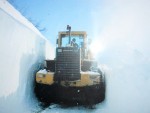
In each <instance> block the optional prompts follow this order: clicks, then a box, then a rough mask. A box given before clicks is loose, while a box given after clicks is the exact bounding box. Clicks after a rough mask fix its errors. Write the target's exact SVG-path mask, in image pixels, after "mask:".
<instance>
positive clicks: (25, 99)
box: [0, 0, 53, 113]
mask: <svg viewBox="0 0 150 113" xmlns="http://www.w3.org/2000/svg"><path fill="white" fill-rule="evenodd" d="M46 47H49V48H50V47H51V45H50V44H49V43H48V41H47V40H46V39H45V38H44V37H43V36H42V35H41V34H40V32H38V30H37V29H36V28H35V27H34V26H33V25H32V24H31V23H29V22H28V20H26V19H25V18H24V17H23V16H21V14H20V13H19V12H18V11H16V10H15V9H14V8H13V7H12V6H11V5H10V4H9V3H8V2H7V1H5V0H1V1H0V84H1V85H0V113H9V112H11V113H21V112H31V111H32V110H33V109H34V108H35V106H36V99H35V98H34V94H33V83H34V74H35V72H36V71H37V70H38V68H39V67H40V65H41V64H42V63H43V61H44V60H45V57H47V58H49V56H50V55H49V56H45V50H46ZM50 51H51V50H49V52H50ZM50 53H51V57H52V56H53V53H52V52H50ZM30 108H32V109H30Z"/></svg>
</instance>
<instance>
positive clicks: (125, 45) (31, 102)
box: [0, 0, 150, 113]
mask: <svg viewBox="0 0 150 113" xmlns="http://www.w3.org/2000/svg"><path fill="white" fill-rule="evenodd" d="M2 1H4V0H2ZM1 3H2V2H1ZM5 3H6V1H5ZM149 6H150V1H148V0H143V1H140V0H129V1H128V0H127V1H126V0H124V1H119V0H111V1H110V0H106V1H105V2H104V6H103V7H102V8H103V10H102V9H101V10H102V12H101V13H100V14H99V12H93V16H94V17H93V24H94V26H93V28H97V29H95V31H94V33H95V34H96V36H95V37H100V38H95V40H96V41H97V42H99V45H101V46H97V47H102V48H103V49H100V51H99V54H98V55H97V59H98V60H99V62H100V63H101V69H102V70H103V71H104V72H105V75H106V85H107V86H106V100H105V101H104V102H103V103H100V104H97V105H96V106H95V107H96V108H95V109H88V108H84V107H73V108H72V107H70V108H61V107H60V106H59V105H55V104H54V105H51V106H49V107H48V108H46V109H45V110H41V108H40V107H38V105H37V104H38V103H37V101H36V99H34V95H33V89H32V85H33V84H32V82H33V78H31V76H32V77H33V73H34V72H33V70H35V68H37V65H38V64H40V61H42V60H44V48H45V47H44V46H45V41H44V39H43V38H41V37H40V36H39V35H37V34H36V33H35V32H34V33H33V30H32V31H31V30H30V29H29V28H27V27H25V26H24V25H23V24H22V23H20V22H18V21H17V20H15V19H14V18H11V16H10V15H9V14H7V13H6V12H5V11H4V10H3V8H2V7H1V8H0V18H1V21H0V53H1V54H0V59H1V63H0V67H1V69H0V77H1V78H0V83H1V86H0V91H1V92H0V113H9V112H11V113H20V112H22V113H35V112H38V111H39V112H41V113H69V112H71V113H77V112H79V113H150V76H149V73H150V52H149V48H150V38H149V36H150V32H149V29H150V22H149V20H150V9H149ZM97 11H98V10H97ZM109 11H111V12H109ZM106 14H107V15H106ZM99 19H101V21H99ZM106 20H107V21H106ZM101 22H106V23H101ZM10 25H11V26H10ZM101 27H103V30H102V31H101V29H102V28H101ZM22 34H24V35H22ZM25 34H26V35H25ZM3 37H4V38H3ZM20 37H21V38H20ZM42 42H43V43H42ZM48 53H49V52H48ZM49 55H50V54H49ZM50 56H51V55H50Z"/></svg>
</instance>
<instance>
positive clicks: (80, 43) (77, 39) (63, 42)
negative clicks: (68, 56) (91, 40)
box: [61, 36, 84, 48]
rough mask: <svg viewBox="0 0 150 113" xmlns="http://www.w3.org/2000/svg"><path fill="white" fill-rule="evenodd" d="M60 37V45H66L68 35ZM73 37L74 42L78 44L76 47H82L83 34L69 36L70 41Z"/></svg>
mask: <svg viewBox="0 0 150 113" xmlns="http://www.w3.org/2000/svg"><path fill="white" fill-rule="evenodd" d="M61 39H62V43H61V46H62V47H66V46H68V44H69V37H68V36H64V37H62V38H61ZM73 39H75V43H76V44H78V47H80V48H81V47H83V41H84V40H83V36H71V41H72V40H73Z"/></svg>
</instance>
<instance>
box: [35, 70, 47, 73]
mask: <svg viewBox="0 0 150 113" xmlns="http://www.w3.org/2000/svg"><path fill="white" fill-rule="evenodd" d="M37 73H41V74H47V71H46V69H41V70H39V71H38V72H37Z"/></svg>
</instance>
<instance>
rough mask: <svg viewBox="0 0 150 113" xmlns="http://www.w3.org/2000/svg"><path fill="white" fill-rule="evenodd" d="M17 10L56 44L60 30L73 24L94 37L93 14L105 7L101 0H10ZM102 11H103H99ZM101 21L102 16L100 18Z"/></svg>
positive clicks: (75, 27)
mask: <svg viewBox="0 0 150 113" xmlns="http://www.w3.org/2000/svg"><path fill="white" fill-rule="evenodd" d="M8 1H9V2H10V3H11V4H12V5H13V6H14V7H15V8H16V9H17V10H19V11H20V12H21V13H22V14H23V15H24V16H25V17H26V18H28V19H29V20H30V21H32V22H33V23H34V24H36V25H37V24H38V25H39V29H41V30H42V29H44V28H46V29H45V30H44V31H41V33H42V34H43V35H44V36H45V37H46V38H47V39H48V40H50V41H51V43H52V44H54V45H55V43H56V42H55V40H56V38H57V35H58V32H59V31H64V30H66V26H67V25H70V26H72V30H75V31H86V32H87V34H88V37H89V38H92V36H93V34H94V32H93V28H94V26H93V19H94V17H93V15H94V14H95V12H96V10H97V9H101V8H102V7H103V1H100V0H44V1H43V0H8ZM99 13H101V11H99ZM99 21H101V20H100V18H99Z"/></svg>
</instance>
